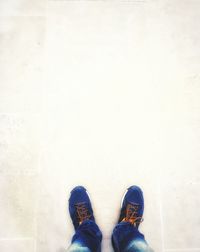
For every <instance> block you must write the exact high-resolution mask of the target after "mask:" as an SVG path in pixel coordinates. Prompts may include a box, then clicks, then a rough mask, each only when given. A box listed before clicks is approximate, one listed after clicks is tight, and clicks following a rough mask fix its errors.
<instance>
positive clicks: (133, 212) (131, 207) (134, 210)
mask: <svg viewBox="0 0 200 252" xmlns="http://www.w3.org/2000/svg"><path fill="white" fill-rule="evenodd" d="M139 206H140V205H139V204H136V203H129V204H127V207H126V216H125V218H124V219H123V220H122V221H126V222H130V223H131V224H132V225H134V226H137V224H140V223H141V222H142V221H143V218H142V216H139V215H138V210H139Z"/></svg>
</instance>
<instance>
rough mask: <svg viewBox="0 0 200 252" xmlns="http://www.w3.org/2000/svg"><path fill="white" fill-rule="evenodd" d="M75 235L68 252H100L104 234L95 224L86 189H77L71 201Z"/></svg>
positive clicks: (80, 187)
mask: <svg viewBox="0 0 200 252" xmlns="http://www.w3.org/2000/svg"><path fill="white" fill-rule="evenodd" d="M69 212H70V216H71V219H72V222H73V224H74V228H75V231H76V232H75V235H74V236H73V238H72V244H71V246H70V247H69V249H68V252H100V251H101V240H102V233H101V231H100V229H99V227H98V226H97V224H96V223H95V219H94V215H93V210H92V206H91V202H90V199H89V196H88V194H87V191H86V189H85V188H84V187H82V186H78V187H75V188H74V189H73V190H72V192H71V196H70V199H69Z"/></svg>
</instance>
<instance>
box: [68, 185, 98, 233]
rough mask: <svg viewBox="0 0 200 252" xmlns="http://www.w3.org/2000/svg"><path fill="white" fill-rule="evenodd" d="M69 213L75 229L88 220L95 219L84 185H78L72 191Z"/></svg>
mask: <svg viewBox="0 0 200 252" xmlns="http://www.w3.org/2000/svg"><path fill="white" fill-rule="evenodd" d="M69 213H70V216H71V219H72V222H73V225H74V228H75V230H76V229H77V228H78V227H79V225H81V224H82V223H83V222H84V221H86V220H92V221H95V219H94V215H93V210H92V205H91V202H90V198H89V195H88V193H87V191H86V189H85V188H84V187H83V186H76V187H75V188H74V189H73V190H72V191H71V195H70V198H69Z"/></svg>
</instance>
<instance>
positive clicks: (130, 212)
mask: <svg viewBox="0 0 200 252" xmlns="http://www.w3.org/2000/svg"><path fill="white" fill-rule="evenodd" d="M143 212H144V198H143V192H142V190H141V189H140V188H139V187H138V186H131V187H129V188H128V189H127V191H126V193H125V195H124V197H123V199H122V205H121V212H120V217H119V221H118V223H120V222H130V223H131V224H132V225H134V226H135V227H136V228H137V229H138V227H139V225H140V223H141V222H142V221H143V218H142V216H143Z"/></svg>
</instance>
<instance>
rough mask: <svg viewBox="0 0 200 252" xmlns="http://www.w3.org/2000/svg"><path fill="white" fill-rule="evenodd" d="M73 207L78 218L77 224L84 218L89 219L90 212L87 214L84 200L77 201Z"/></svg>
mask: <svg viewBox="0 0 200 252" xmlns="http://www.w3.org/2000/svg"><path fill="white" fill-rule="evenodd" d="M75 207H76V210H77V214H78V218H79V224H81V223H82V222H83V221H85V220H89V219H90V217H91V216H92V215H91V214H89V212H88V209H87V207H86V205H85V202H80V203H77V204H76V205H75Z"/></svg>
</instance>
